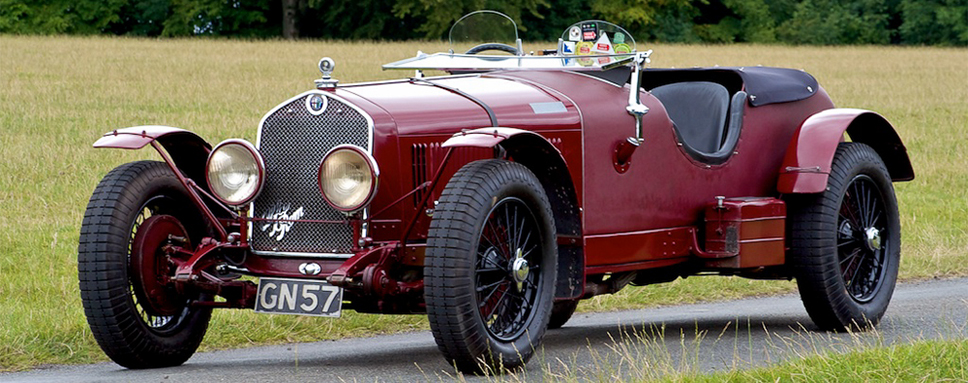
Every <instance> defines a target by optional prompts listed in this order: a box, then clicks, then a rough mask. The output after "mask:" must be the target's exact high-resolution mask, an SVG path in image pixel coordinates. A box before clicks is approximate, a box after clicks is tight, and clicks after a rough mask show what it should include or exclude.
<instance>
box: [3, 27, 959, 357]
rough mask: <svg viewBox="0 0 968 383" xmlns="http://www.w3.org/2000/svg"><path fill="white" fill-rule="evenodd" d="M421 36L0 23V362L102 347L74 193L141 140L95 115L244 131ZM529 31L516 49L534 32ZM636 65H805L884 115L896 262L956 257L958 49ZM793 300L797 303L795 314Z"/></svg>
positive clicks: (242, 335) (702, 293)
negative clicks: (182, 33)
mask: <svg viewBox="0 0 968 383" xmlns="http://www.w3.org/2000/svg"><path fill="white" fill-rule="evenodd" d="M446 48H447V47H446V45H444V44H442V43H438V42H431V43H420V42H411V43H382V42H370V43H355V42H354V43H349V42H337V41H300V42H289V41H247V40H208V39H193V40H178V39H174V40H148V39H128V38H102V37H87V38H84V37H19V36H0V133H2V134H0V277H2V280H3V281H2V282H0V371H12V370H22V369H27V368H31V367H34V366H37V365H42V364H51V363H58V364H59V363H69V364H77V363H90V362H96V361H103V360H106V358H105V356H104V355H103V353H101V351H100V349H99V348H98V346H97V345H96V344H95V342H94V340H93V338H92V337H91V335H90V331H89V329H88V327H87V323H86V321H85V319H84V315H83V310H82V307H81V303H80V299H79V292H78V286H77V267H76V247H77V239H78V231H79V225H80V222H81V217H82V215H83V211H84V208H85V206H86V204H87V200H88V198H89V197H90V193H91V191H92V190H93V188H94V186H95V185H96V184H97V182H98V181H99V180H100V178H101V177H103V176H104V174H106V173H107V172H108V171H109V170H110V169H111V168H113V167H115V166H118V165H120V164H122V163H125V162H129V161H134V160H138V159H158V156H157V155H156V154H155V153H154V152H153V151H152V150H150V149H149V150H140V151H124V150H94V149H92V148H91V144H92V143H93V142H94V141H95V140H96V139H97V138H98V137H100V135H102V134H103V133H105V132H107V131H110V130H112V129H116V128H121V127H126V126H135V125H146V124H158V125H170V126H177V127H182V128H187V129H191V130H193V131H195V132H197V133H198V134H200V135H201V136H202V137H204V138H206V139H207V140H209V142H212V143H217V142H219V141H221V140H223V139H226V138H232V137H240V138H245V139H248V140H250V141H254V140H255V137H256V126H257V124H258V121H259V120H260V118H261V117H262V115H263V114H264V113H265V112H267V111H268V110H270V109H271V108H272V107H274V106H275V105H277V104H278V103H280V102H282V101H284V100H286V99H288V98H289V97H291V96H293V95H295V94H298V93H300V92H302V91H305V90H307V89H311V87H312V86H313V85H312V81H313V80H314V79H316V78H318V77H319V72H318V71H317V69H316V66H315V64H316V62H317V61H318V60H319V58H320V57H322V56H330V57H333V58H334V59H336V61H337V67H336V72H335V74H334V77H336V78H338V79H339V80H340V81H341V82H343V83H351V82H359V81H370V80H381V79H391V78H400V77H405V76H409V75H412V73H410V72H384V71H381V70H380V64H382V63H385V62H389V61H393V60H397V59H402V58H407V57H411V56H412V55H413V54H414V53H416V51H417V50H418V49H420V50H423V51H425V52H435V51H440V50H445V49H446ZM536 48H537V46H535V47H532V48H530V49H536ZM649 48H652V49H655V51H656V54H655V55H654V56H653V59H654V61H653V63H654V64H653V66H656V67H670V66H675V67H689V66H694V65H705V66H708V65H723V66H726V65H770V66H785V67H793V68H802V69H805V70H807V71H808V72H810V73H812V74H813V75H815V76H816V77H817V78H818V79H819V80H820V83H821V85H823V86H824V88H825V89H826V90H827V92H828V93H830V95H831V97H832V98H833V99H834V100H835V102H837V104H838V106H842V107H857V108H866V109H871V110H875V111H878V112H880V113H882V114H883V115H884V116H885V117H887V118H888V120H890V121H892V122H893V123H894V124H895V126H896V127H897V129H898V131H899V133H900V135H901V137H902V138H903V139H904V141H905V144H906V146H907V149H908V152H909V153H910V155H911V157H912V161H913V162H914V166H915V171H916V173H917V176H918V178H917V179H916V180H915V181H913V182H909V183H900V184H896V188H897V193H898V198H899V201H900V205H901V219H902V226H903V227H904V232H903V241H904V245H903V252H902V253H903V256H902V265H901V276H902V278H903V279H917V278H932V277H945V276H955V275H966V274H968V252H966V251H965V250H964V249H965V248H966V247H968V231H966V230H968V167H966V166H965V164H966V163H968V154H966V153H968V138H966V135H965V133H964V130H963V129H964V126H965V121H968V102H966V100H968V68H966V67H965V64H964V63H965V62H968V50H965V49H943V48H904V47H781V46H755V45H730V46H725V45H724V46H695V45H656V46H650V47H649ZM794 289H795V285H794V284H793V283H792V282H782V281H781V282H776V281H750V280H744V279H740V278H720V277H714V278H707V277H703V278H689V279H686V280H678V281H675V282H673V283H669V284H664V285H655V286H649V287H644V288H629V289H626V290H623V291H622V292H620V293H619V294H616V295H615V296H605V297H598V298H595V299H593V300H591V301H588V302H585V303H583V304H582V305H580V307H579V310H582V311H586V310H596V311H601V310H614V309H621V308H633V307H648V306H656V305H669V304H677V303H687V302H696V301H704V300H714V299H725V298H733V297H741V296H750V295H762V294H773V293H778V292H789V291H794ZM805 317H806V316H805ZM426 328H427V322H426V319H425V318H424V317H423V316H378V315H362V314H356V313H353V312H345V313H344V317H343V318H342V319H339V320H328V319H312V318H301V317H290V316H266V315H256V314H254V313H252V312H248V311H228V310H224V311H218V312H217V313H216V315H215V318H214V319H213V322H212V325H211V327H210V329H209V333H208V335H207V336H206V339H205V341H204V342H203V345H202V349H203V350H211V349H219V348H229V347H243V346H248V345H256V344H267V343H286V342H298V341H312V340H320V339H335V338H342V337H347V336H361V335H369V334H375V333H384V332H396V331H407V330H418V329H426Z"/></svg>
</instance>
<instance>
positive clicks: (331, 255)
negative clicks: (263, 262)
mask: <svg viewBox="0 0 968 383" xmlns="http://www.w3.org/2000/svg"><path fill="white" fill-rule="evenodd" d="M252 254H255V255H261V256H264V257H297V258H331V259H350V258H352V257H353V255H355V254H340V253H295V252H287V251H258V250H252Z"/></svg>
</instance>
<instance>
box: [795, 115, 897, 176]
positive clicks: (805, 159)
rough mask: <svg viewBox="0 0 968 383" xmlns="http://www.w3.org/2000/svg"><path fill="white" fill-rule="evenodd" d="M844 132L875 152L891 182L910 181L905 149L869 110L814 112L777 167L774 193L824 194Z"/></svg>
mask: <svg viewBox="0 0 968 383" xmlns="http://www.w3.org/2000/svg"><path fill="white" fill-rule="evenodd" d="M845 132H846V133H847V135H848V136H850V139H851V141H853V142H861V143H864V144H867V145H869V146H870V147H871V148H873V149H874V151H876V152H877V154H878V155H879V156H880V157H881V159H882V160H883V161H884V164H885V165H886V166H887V170H888V172H889V173H890V175H891V179H892V180H893V181H910V180H912V179H914V168H913V167H912V166H911V159H910V158H909V157H908V154H907V149H906V148H905V147H904V144H903V143H902V142H901V138H900V137H899V136H898V134H897V131H895V130H894V127H893V126H891V123H890V122H888V121H887V119H885V118H884V117H882V116H881V115H880V114H877V113H875V112H871V111H869V110H862V109H846V108H838V109H828V110H824V111H821V112H818V113H816V114H814V115H812V116H810V117H809V118H807V119H806V121H804V122H803V124H801V125H800V129H799V130H797V133H796V134H795V135H794V136H793V139H792V140H791V141H790V145H789V146H788V147H787V151H786V156H785V157H784V158H783V165H782V166H780V176H779V179H778V180H777V190H778V191H779V192H780V193H784V194H791V193H820V192H822V191H824V189H826V188H827V177H828V175H829V174H830V167H831V165H832V164H833V158H834V152H836V151H837V145H838V144H839V143H840V142H843V140H844V133H845Z"/></svg>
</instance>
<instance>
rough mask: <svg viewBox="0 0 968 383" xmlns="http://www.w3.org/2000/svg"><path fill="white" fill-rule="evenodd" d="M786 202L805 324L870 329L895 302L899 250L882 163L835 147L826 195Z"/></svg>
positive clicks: (856, 148) (861, 149)
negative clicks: (893, 298) (893, 300)
mask: <svg viewBox="0 0 968 383" xmlns="http://www.w3.org/2000/svg"><path fill="white" fill-rule="evenodd" d="M788 202H789V207H790V219H791V225H790V230H791V232H790V262H791V264H792V265H793V266H794V273H795V277H796V279H797V285H798V287H799V289H800V297H801V299H802V300H803V304H804V306H805V307H806V309H807V312H808V313H809V314H810V318H811V319H813V322H814V323H815V324H816V325H817V326H819V327H820V328H821V329H824V330H838V331H839V330H845V329H848V328H853V329H866V328H869V327H871V326H873V325H876V324H877V323H878V321H880V319H881V317H882V316H883V315H884V312H885V311H886V310H887V306H888V304H889V303H890V301H891V296H892V295H893V294H894V286H895V284H896V282H897V272H898V266H899V264H900V250H901V230H900V229H901V227H900V223H899V218H898V211H897V200H896V198H895V196H894V187H893V185H892V184H891V178H890V176H889V175H888V172H887V169H886V167H885V166H884V163H883V161H882V160H881V158H880V157H879V156H878V155H877V153H876V152H875V151H874V150H873V149H871V147H870V146H867V145H864V144H860V143H841V144H840V145H839V146H838V148H837V152H836V154H835V155H834V160H833V165H832V167H831V171H830V176H829V178H828V181H827V189H826V190H825V191H824V192H823V193H820V194H816V195H803V196H794V197H792V198H791V199H790V201H788Z"/></svg>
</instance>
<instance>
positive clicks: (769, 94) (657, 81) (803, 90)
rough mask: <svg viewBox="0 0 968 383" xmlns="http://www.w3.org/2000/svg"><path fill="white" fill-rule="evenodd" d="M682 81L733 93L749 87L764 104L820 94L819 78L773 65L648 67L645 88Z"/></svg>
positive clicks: (755, 100) (755, 101) (753, 99)
mask: <svg viewBox="0 0 968 383" xmlns="http://www.w3.org/2000/svg"><path fill="white" fill-rule="evenodd" d="M683 81H711V82H715V83H719V84H722V85H723V86H725V87H726V89H728V90H729V92H730V93H735V92H737V91H740V90H744V89H745V90H746V93H748V94H749V96H750V97H749V101H750V104H751V105H753V106H762V105H768V104H776V103H781V102H791V101H799V100H803V99H806V98H808V97H810V96H813V95H814V94H816V93H817V90H818V89H819V85H817V79H815V78H813V76H811V75H810V74H809V73H807V72H804V71H802V70H796V69H787V68H772V67H760V66H757V67H715V68H688V69H646V70H645V71H643V73H642V87H643V88H645V89H652V88H655V87H657V86H661V85H665V84H671V83H676V82H683Z"/></svg>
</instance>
